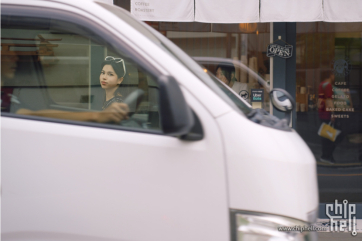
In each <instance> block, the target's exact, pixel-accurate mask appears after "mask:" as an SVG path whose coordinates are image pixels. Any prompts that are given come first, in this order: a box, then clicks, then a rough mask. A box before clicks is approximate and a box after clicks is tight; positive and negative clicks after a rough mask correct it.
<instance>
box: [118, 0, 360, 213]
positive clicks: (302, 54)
mask: <svg viewBox="0 0 362 241" xmlns="http://www.w3.org/2000/svg"><path fill="white" fill-rule="evenodd" d="M156 2H162V1H151V0H149V1H143V0H139V1H133V0H132V1H119V0H114V4H115V5H118V6H120V7H123V8H125V9H127V10H128V11H130V12H131V13H132V14H133V15H135V16H137V17H139V18H140V19H142V20H144V21H145V22H146V23H147V24H149V25H150V26H151V27H153V28H154V29H156V30H157V31H159V32H160V33H161V34H163V35H165V36H166V37H167V38H168V39H170V40H171V41H172V42H173V43H175V44H176V45H177V46H179V47H180V48H181V49H182V50H184V51H185V52H186V53H188V54H189V55H190V56H192V57H194V59H195V60H196V61H197V62H198V63H199V64H201V65H202V66H203V67H204V69H205V71H208V72H211V73H212V74H214V75H216V76H217V77H219V78H220V79H221V80H223V79H224V80H223V82H225V84H227V85H229V87H231V88H232V89H234V90H235V92H237V94H238V95H240V96H241V97H242V98H244V99H245V100H247V101H248V102H249V103H250V104H251V105H252V106H253V107H254V108H263V109H265V110H266V111H267V112H270V113H272V114H274V115H276V116H278V117H280V118H284V117H285V114H284V113H281V112H278V111H277V110H276V109H273V108H272V106H271V105H270V101H269V96H268V93H267V89H268V88H270V87H273V88H283V89H286V90H287V91H288V92H289V93H290V94H291V95H292V96H293V97H294V98H295V100H296V108H295V111H294V112H293V113H292V125H293V128H294V129H295V130H296V131H297V132H298V133H299V135H300V136H301V137H302V138H303V139H304V140H305V142H306V143H307V144H308V146H309V147H310V149H311V150H312V152H313V153H314V155H315V159H316V164H317V166H318V181H319V189H320V202H321V203H330V202H334V201H335V200H336V199H337V200H340V201H342V200H345V199H346V200H348V201H349V202H354V203H362V14H361V13H360V12H361V11H359V10H361V9H362V3H361V2H360V1H354V0H351V1H349V4H348V6H347V5H346V4H345V5H343V3H341V1H322V0H320V1H303V3H296V1H284V0H278V1H273V4H272V3H271V1H263V0H261V1H259V0H257V1H239V2H240V5H238V4H239V3H238V4H236V5H233V6H232V5H230V3H231V2H233V1H230V0H226V1H223V3H222V4H221V3H219V4H218V5H217V4H216V5H215V4H214V3H215V2H216V1H209V2H208V3H207V1H203V0H195V1H194V0H192V1H181V2H183V4H181V5H180V6H179V8H177V5H173V6H174V7H173V8H169V11H166V10H165V9H167V6H163V7H164V8H163V9H164V11H163V12H162V14H161V15H159V16H158V15H157V9H158V6H157V4H156ZM164 2H165V1H164ZM171 2H172V1H171ZM174 2H175V1H174ZM186 2H189V3H192V4H187V3H186ZM218 2H220V1H218ZM234 2H235V1H234ZM247 2H249V3H247ZM173 4H175V3H173ZM165 5H167V4H165ZM207 6H209V9H212V10H210V11H206V10H207V9H208V7H207ZM175 9H177V11H176V10H175ZM180 9H184V10H185V11H184V12H182V11H181V10H180ZM205 9H206V10H205ZM241 9H242V10H241ZM228 11H229V12H228ZM238 11H239V12H240V11H241V12H242V14H240V13H239V14H238ZM250 70H251V71H252V72H255V73H256V74H257V75H258V76H259V77H260V78H261V79H263V80H264V81H265V83H267V84H266V85H265V84H261V83H260V81H258V77H255V75H251V74H250ZM254 96H257V98H254ZM323 123H324V124H323ZM237 124H238V123H234V125H237ZM327 125H328V126H331V127H332V129H325V128H326V127H328V126H327ZM333 131H335V132H333ZM331 132H333V133H332V137H330V136H329V135H330V133H331ZM323 136H324V137H323ZM359 218H361V217H359Z"/></svg>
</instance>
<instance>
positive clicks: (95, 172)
mask: <svg viewBox="0 0 362 241" xmlns="http://www.w3.org/2000/svg"><path fill="white" fill-rule="evenodd" d="M7 9H8V8H6V5H2V15H1V17H2V29H1V31H2V33H1V35H2V40H1V45H2V52H1V53H2V58H1V67H2V80H1V82H2V91H3V92H2V107H3V106H4V107H6V108H2V111H1V114H2V117H1V122H2V125H1V131H2V148H1V149H2V154H1V157H2V238H3V239H4V240H8V239H16V240H29V239H31V240H49V239H57V240H84V239H87V240H93V239H94V240H95V239H97V240H102V239H104V240H111V239H112V240H113V239H117V240H195V241H196V240H198V241H199V240H229V226H228V203H227V191H226V181H225V180H226V178H225V166H224V165H225V162H224V156H223V147H222V138H221V135H220V132H219V129H218V127H217V125H216V123H215V121H214V119H213V117H212V116H211V115H210V113H208V112H207V111H206V110H205V109H204V107H203V106H202V105H201V103H199V102H198V101H197V100H196V99H195V98H194V97H193V96H192V95H190V94H189V93H188V91H187V90H185V89H182V90H183V93H184V95H185V98H186V100H187V102H188V104H189V105H190V107H191V108H192V109H193V111H194V113H195V116H196V118H198V120H199V121H200V123H201V125H202V129H203V134H204V136H203V138H202V139H201V140H198V141H185V140H181V139H180V138H177V137H173V136H166V135H164V134H163V132H162V128H161V124H160V120H159V102H158V95H157V94H158V89H157V86H158V84H157V75H158V74H159V73H160V71H159V70H158V67H157V66H154V65H153V63H150V62H145V61H144V60H143V59H141V58H140V57H139V56H142V54H143V53H142V52H141V51H140V50H138V49H135V48H131V47H129V46H127V45H125V44H123V41H122V39H118V45H117V46H115V45H114V44H110V43H109V39H110V38H114V35H112V33H110V32H105V31H104V29H103V30H102V31H103V32H102V31H101V30H100V29H102V26H101V23H95V22H93V21H91V20H88V22H87V25H83V24H82V23H83V22H84V21H83V20H84V18H86V17H87V15H86V14H84V16H81V15H79V12H78V13H77V14H73V13H71V12H67V13H64V12H58V13H57V14H56V15H52V14H51V13H52V12H53V11H54V9H53V10H51V9H47V8H43V9H39V10H38V11H36V12H34V11H33V12H31V11H27V8H26V7H22V9H21V10H22V11H21V12H20V11H19V13H17V11H16V7H14V6H13V7H12V10H13V11H12V12H11V15H10V13H9V12H7ZM78 11H79V10H78ZM110 14H111V13H110ZM81 19H83V20H81ZM82 21H83V22H82ZM122 24H126V23H123V22H120V23H119V27H120V29H122ZM90 26H91V27H90ZM125 34H127V33H125ZM127 37H128V38H130V37H131V36H127ZM160 51H161V50H160ZM107 56H112V57H114V58H117V59H119V58H121V59H122V60H123V63H124V65H125V69H126V71H125V72H126V74H125V75H124V76H123V80H122V83H120V84H119V87H118V89H117V91H119V97H120V98H121V99H124V98H126V97H127V95H128V94H129V93H131V92H132V91H133V90H134V89H143V90H144V95H143V99H140V100H138V102H136V103H135V104H134V106H130V107H129V108H130V114H132V118H131V119H132V120H135V121H134V122H133V123H131V122H130V121H128V122H124V121H123V122H121V124H119V123H110V122H109V121H108V122H106V123H98V122H95V121H94V120H93V121H87V119H86V118H85V117H84V116H86V115H87V114H92V113H93V114H94V113H96V114H97V115H98V114H99V113H104V112H102V111H104V109H102V108H103V107H104V103H105V102H106V101H107V92H106V88H102V87H103V84H102V85H101V83H100V74H101V71H102V70H103V69H102V67H101V66H103V65H102V63H103V61H104V60H105V58H106V57H107ZM170 58H171V57H170ZM166 61H167V60H166ZM146 65H147V66H146ZM115 66H116V67H114V68H118V67H120V68H121V69H123V64H122V63H120V62H119V63H116V64H115ZM149 66H152V68H150V67H149ZM103 67H104V66H103ZM7 70H8V72H6V71H7ZM113 70H114V71H113V72H117V71H116V70H115V69H113ZM6 73H7V75H5V74H6ZM113 74H114V73H113ZM117 77H119V76H118V75H117ZM117 79H118V78H117ZM195 81H197V79H196V78H195ZM3 96H4V98H5V97H6V98H5V99H6V101H7V102H6V101H5V102H4V99H3ZM24 110H25V112H24ZM27 111H28V112H27ZM29 113H32V114H34V113H35V114H34V115H30V114H29ZM39 113H42V115H39ZM74 116H75V117H74ZM130 123H131V124H130ZM135 123H136V124H135ZM137 123H138V124H137Z"/></svg>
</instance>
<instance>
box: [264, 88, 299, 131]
mask: <svg viewBox="0 0 362 241" xmlns="http://www.w3.org/2000/svg"><path fill="white" fill-rule="evenodd" d="M269 96H270V100H271V102H272V104H273V106H274V107H275V108H276V109H278V110H280V111H282V112H286V113H287V115H286V116H287V121H288V124H289V122H290V114H291V112H292V111H293V109H294V108H295V100H294V99H293V97H292V96H291V95H290V94H289V93H288V92H287V91H286V90H283V89H272V91H270V93H269Z"/></svg>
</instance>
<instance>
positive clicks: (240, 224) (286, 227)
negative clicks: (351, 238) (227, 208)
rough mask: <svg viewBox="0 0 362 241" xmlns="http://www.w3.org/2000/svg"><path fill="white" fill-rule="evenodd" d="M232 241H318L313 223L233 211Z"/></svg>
mask: <svg viewBox="0 0 362 241" xmlns="http://www.w3.org/2000/svg"><path fill="white" fill-rule="evenodd" d="M231 225H232V230H231V232H232V241H316V240H318V237H317V232H316V231H317V230H316V227H315V226H313V225H312V224H311V223H307V222H303V221H300V220H297V219H293V218H287V217H283V216H277V215H271V214H264V213H255V212H247V211H245V212H244V211H236V210H231Z"/></svg>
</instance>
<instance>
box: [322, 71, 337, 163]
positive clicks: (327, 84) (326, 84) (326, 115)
mask: <svg viewBox="0 0 362 241" xmlns="http://www.w3.org/2000/svg"><path fill="white" fill-rule="evenodd" d="M322 79H323V81H322V82H321V83H320V84H319V88H318V115H319V119H320V120H321V124H322V123H323V122H324V123H326V124H329V123H332V124H334V123H335V120H334V118H333V117H332V114H333V108H334V104H333V100H332V96H333V84H334V73H333V71H326V72H324V73H323V74H322ZM331 109H332V110H331ZM321 140H322V156H321V158H320V161H321V162H324V163H329V164H334V163H335V160H334V158H333V152H334V150H335V149H336V143H335V142H333V141H330V140H329V139H327V138H324V137H321Z"/></svg>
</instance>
